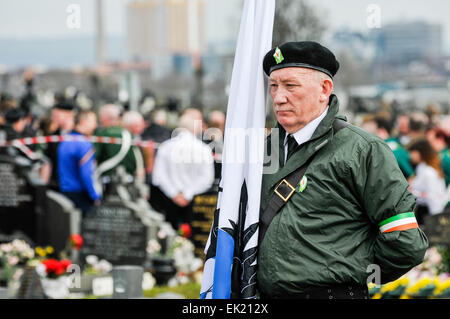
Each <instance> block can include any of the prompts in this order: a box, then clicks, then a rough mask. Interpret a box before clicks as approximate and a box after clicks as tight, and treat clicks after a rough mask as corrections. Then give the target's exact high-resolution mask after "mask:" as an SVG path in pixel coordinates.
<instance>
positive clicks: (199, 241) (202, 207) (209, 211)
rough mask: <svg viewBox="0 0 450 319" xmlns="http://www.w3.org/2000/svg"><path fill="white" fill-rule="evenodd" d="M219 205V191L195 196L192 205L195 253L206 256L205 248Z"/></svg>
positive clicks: (198, 255) (192, 238)
mask: <svg viewBox="0 0 450 319" xmlns="http://www.w3.org/2000/svg"><path fill="white" fill-rule="evenodd" d="M216 206H217V192H216V191H211V192H207V193H204V194H200V195H197V196H195V197H194V203H193V205H192V221H191V228H192V237H191V238H190V239H191V240H192V243H193V244H194V246H195V255H196V256H197V257H200V258H204V257H205V254H204V252H203V251H204V249H205V246H206V242H207V240H208V237H209V232H210V230H211V225H212V223H213V220H214V211H215V210H216Z"/></svg>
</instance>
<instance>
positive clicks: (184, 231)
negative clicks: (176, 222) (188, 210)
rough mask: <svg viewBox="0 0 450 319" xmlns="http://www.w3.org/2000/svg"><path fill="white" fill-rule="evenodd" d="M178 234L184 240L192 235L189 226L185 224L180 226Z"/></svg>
mask: <svg viewBox="0 0 450 319" xmlns="http://www.w3.org/2000/svg"><path fill="white" fill-rule="evenodd" d="M178 233H179V234H180V235H181V236H183V237H185V238H188V237H191V234H192V230H191V226H190V225H189V224H187V223H184V224H181V226H180V229H179V230H178Z"/></svg>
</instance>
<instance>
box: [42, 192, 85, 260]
mask: <svg viewBox="0 0 450 319" xmlns="http://www.w3.org/2000/svg"><path fill="white" fill-rule="evenodd" d="M45 207H46V209H45V213H44V217H45V218H44V219H43V220H42V225H41V228H42V229H43V230H44V232H43V236H42V238H43V240H42V244H45V245H50V246H52V247H53V249H54V250H55V253H56V254H59V253H60V252H61V251H62V250H64V249H65V248H66V245H67V243H68V241H69V238H70V235H71V234H72V233H78V232H79V229H78V228H79V225H72V223H78V224H79V220H80V218H81V217H80V216H81V213H80V212H79V211H78V210H77V209H76V208H75V206H74V204H73V203H72V202H71V201H70V200H69V199H68V198H67V197H66V196H64V195H62V194H61V193H58V192H55V191H52V190H48V191H47V192H46V201H45Z"/></svg>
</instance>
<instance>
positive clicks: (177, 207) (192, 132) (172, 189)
mask: <svg viewBox="0 0 450 319" xmlns="http://www.w3.org/2000/svg"><path fill="white" fill-rule="evenodd" d="M202 126H203V121H202V117H201V113H200V112H199V111H198V110H194V109H188V110H186V111H185V112H184V113H183V115H182V116H181V118H180V121H179V127H178V128H177V129H176V130H175V131H174V134H173V135H174V137H172V138H171V139H170V140H167V141H165V142H163V143H162V144H161V145H160V146H159V147H158V151H157V153H156V158H155V164H154V167H153V174H152V186H153V187H152V190H151V195H150V203H151V204H152V206H153V207H154V208H155V209H156V210H160V211H163V212H164V213H165V215H166V219H167V220H168V221H169V222H170V223H171V224H172V226H173V227H174V229H178V227H179V226H180V224H181V223H189V222H190V218H191V214H192V199H193V198H194V196H195V195H197V194H201V193H204V192H206V191H207V190H209V189H210V188H211V186H212V184H213V182H214V158H213V155H212V152H211V149H210V148H209V147H208V146H207V145H206V144H204V143H203V142H202V141H201V140H199V139H198V138H197V137H196V135H197V134H198V135H201V133H202Z"/></svg>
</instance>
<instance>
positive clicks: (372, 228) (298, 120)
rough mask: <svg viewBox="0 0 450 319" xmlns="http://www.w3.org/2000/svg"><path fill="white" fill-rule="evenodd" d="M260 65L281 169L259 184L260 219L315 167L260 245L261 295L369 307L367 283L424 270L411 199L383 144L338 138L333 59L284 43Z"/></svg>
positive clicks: (363, 136) (423, 242)
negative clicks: (285, 187)
mask: <svg viewBox="0 0 450 319" xmlns="http://www.w3.org/2000/svg"><path fill="white" fill-rule="evenodd" d="M263 66H264V72H265V73H266V74H267V75H268V76H269V83H270V92H271V96H272V99H273V108H274V112H275V114H276V118H277V122H278V125H277V126H278V128H279V145H280V147H279V154H278V155H279V163H280V166H281V167H280V169H279V170H278V171H277V172H276V173H274V174H264V175H263V180H262V190H261V192H262V194H261V214H263V213H264V212H265V210H266V207H267V206H268V204H269V200H270V199H271V197H272V195H273V194H274V193H275V190H276V189H277V186H278V185H279V184H280V182H282V180H283V179H284V178H286V176H288V175H289V174H290V173H292V172H294V171H296V170H297V169H298V168H299V167H301V166H303V165H304V164H305V162H307V161H308V160H309V159H310V158H312V157H313V158H312V161H311V162H310V164H309V166H308V168H307V169H306V172H305V174H304V176H303V178H302V179H301V181H300V182H299V183H298V184H297V185H293V186H292V187H293V188H294V191H293V192H292V195H291V196H290V197H289V198H285V199H286V203H285V205H284V206H283V207H282V208H281V210H280V211H279V212H278V213H277V214H276V215H275V216H274V218H273V219H272V221H271V223H270V224H269V226H268V228H267V231H266V233H265V236H264V237H263V238H262V241H261V243H260V245H259V253H258V275H257V276H258V278H257V282H258V289H259V291H260V295H261V297H262V298H326V299H332V298H368V290H367V282H370V278H375V281H378V282H376V283H377V284H380V283H385V282H389V281H392V280H395V279H397V278H398V277H400V276H401V275H403V274H405V273H406V272H407V271H409V270H410V269H411V268H413V267H414V266H416V265H418V264H420V263H421V262H422V261H423V257H424V254H425V250H426V249H427V247H428V240H427V238H426V236H425V235H424V233H423V232H422V231H421V229H420V228H419V227H418V224H417V221H416V219H415V215H414V208H415V197H414V196H413V195H412V194H411V193H410V192H409V191H408V183H407V182H406V180H405V178H404V177H403V174H402V172H401V170H400V169H399V167H398V165H397V163H396V159H395V157H394V155H393V153H392V151H391V150H390V148H389V146H388V145H386V143H385V142H384V141H383V140H381V139H380V138H378V137H376V136H374V135H372V134H369V133H367V132H366V131H364V130H362V129H360V128H357V127H355V126H352V125H348V126H346V127H344V128H342V129H341V130H339V132H337V133H336V132H335V129H334V128H333V123H334V121H335V118H336V117H337V114H338V111H339V101H338V99H337V97H336V96H335V95H333V94H332V90H333V76H334V75H335V74H336V72H337V70H338V68H339V63H338V62H337V61H336V59H335V57H334V55H333V53H332V52H330V51H329V50H328V49H326V48H325V47H323V46H321V45H320V44H318V43H315V42H309V41H307V42H289V43H285V44H283V45H281V46H279V47H277V48H275V49H272V50H271V51H269V52H268V53H267V54H266V56H265V58H264V63H263ZM269 143H271V141H270V137H269ZM268 149H270V148H269V146H268ZM272 157H273V154H272ZM286 197H287V196H286Z"/></svg>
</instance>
